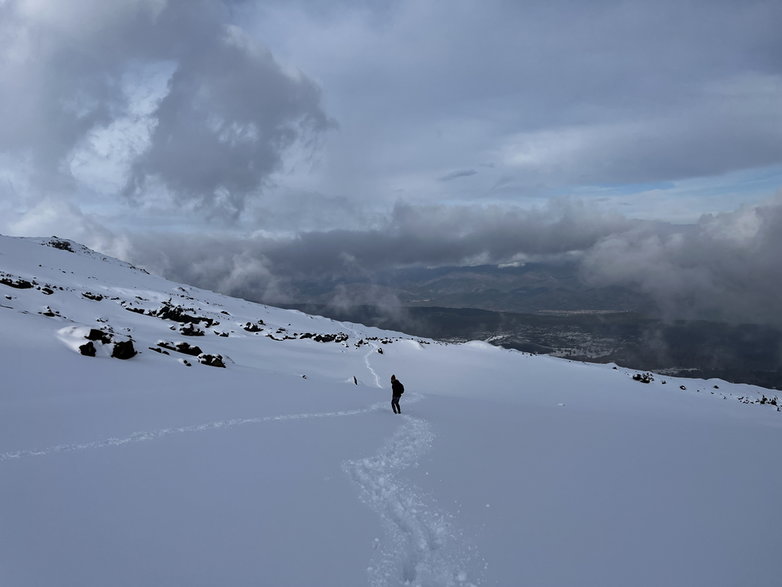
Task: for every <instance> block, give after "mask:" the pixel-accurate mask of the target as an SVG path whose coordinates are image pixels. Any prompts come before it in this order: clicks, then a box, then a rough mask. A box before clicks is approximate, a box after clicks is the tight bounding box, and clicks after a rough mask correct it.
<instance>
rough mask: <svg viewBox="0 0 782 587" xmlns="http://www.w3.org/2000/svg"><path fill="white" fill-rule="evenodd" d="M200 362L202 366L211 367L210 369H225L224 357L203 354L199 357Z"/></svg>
mask: <svg viewBox="0 0 782 587" xmlns="http://www.w3.org/2000/svg"><path fill="white" fill-rule="evenodd" d="M198 362H199V363H201V364H202V365H209V366H210V367H223V368H225V363H223V357H222V355H207V354H206V353H202V354H200V355H198Z"/></svg>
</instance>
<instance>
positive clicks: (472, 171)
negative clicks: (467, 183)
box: [438, 169, 478, 181]
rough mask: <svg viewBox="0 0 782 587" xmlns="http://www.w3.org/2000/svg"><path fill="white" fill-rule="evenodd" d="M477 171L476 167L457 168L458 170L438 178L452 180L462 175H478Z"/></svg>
mask: <svg viewBox="0 0 782 587" xmlns="http://www.w3.org/2000/svg"><path fill="white" fill-rule="evenodd" d="M477 173H478V172H477V171H475V169H457V170H456V171H451V172H450V173H446V174H445V175H443V176H441V177H439V178H438V179H439V180H440V181H451V180H453V179H459V178H460V177H470V176H471V175H476V174H477Z"/></svg>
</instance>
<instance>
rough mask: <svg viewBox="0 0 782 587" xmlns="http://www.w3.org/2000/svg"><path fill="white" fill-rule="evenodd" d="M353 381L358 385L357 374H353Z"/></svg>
mask: <svg viewBox="0 0 782 587" xmlns="http://www.w3.org/2000/svg"><path fill="white" fill-rule="evenodd" d="M353 383H354V384H355V385H358V379H356V376H355V375H353Z"/></svg>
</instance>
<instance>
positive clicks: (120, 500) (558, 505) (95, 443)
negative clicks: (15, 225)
mask: <svg viewBox="0 0 782 587" xmlns="http://www.w3.org/2000/svg"><path fill="white" fill-rule="evenodd" d="M52 245H54V246H52ZM0 281H2V284H0V377H1V379H0V381H1V382H2V383H0V585H2V586H9V587H11V586H33V585H36V586H38V585H46V586H74V587H75V586H79V587H85V586H101V587H103V586H107V585H111V586H134V587H137V586H139V585H144V586H157V585H177V586H179V585H182V586H184V585H187V586H189V587H192V586H200V585H203V586H213V585H231V586H243V585H270V586H314V585H329V586H330V585H333V586H340V587H346V586H354V585H356V586H358V585H371V586H373V587H375V586H396V585H421V586H445V585H498V586H511V585H534V586H573V585H577V586H584V585H590V586H591V585H594V586H622V587H626V586H628V585H634V586H644V585H648V586H659V585H665V586H677V585H681V586H697V585H703V586H710V587H713V586H737V585H741V586H750V585H751V586H766V585H768V586H772V585H778V584H779V573H778V570H777V566H778V565H777V553H778V548H779V545H780V544H782V519H780V513H779V503H778V501H779V496H780V490H782V467H780V462H779V446H780V439H781V438H782V413H779V411H778V409H777V407H776V406H775V405H774V404H775V403H776V397H775V394H774V392H770V391H768V390H763V389H759V388H755V387H751V386H745V385H732V384H728V383H725V382H722V381H698V380H683V379H672V378H662V377H659V376H654V378H653V380H652V381H651V382H649V383H643V382H640V381H635V380H633V378H632V376H633V375H636V373H634V372H629V371H626V370H624V369H621V368H612V366H605V365H592V364H582V363H573V362H567V361H564V360H559V359H553V358H550V357H544V356H530V355H525V354H522V353H518V352H513V351H505V350H502V349H498V348H495V347H492V346H490V345H488V344H485V343H481V342H474V343H469V344H465V345H443V344H439V343H435V342H433V341H423V340H419V339H414V338H411V337H407V336H405V335H401V334H399V333H391V332H383V331H379V330H377V329H373V328H368V327H364V326H360V325H355V324H342V323H336V322H333V321H331V320H327V319H325V318H319V317H312V316H307V315H304V314H301V313H298V312H294V311H286V310H280V309H275V308H270V307H266V306H261V305H258V304H253V303H249V302H246V301H242V300H237V299H233V298H228V297H225V296H221V295H218V294H215V293H211V292H207V291H203V290H198V289H195V288H192V287H188V286H183V285H180V284H175V283H171V282H168V281H166V280H164V279H161V278H158V277H155V276H152V275H148V274H146V273H145V272H143V271H142V270H139V269H136V268H134V267H132V266H129V265H127V264H126V263H123V262H120V261H117V260H115V259H111V258H107V257H104V256H102V255H99V254H97V253H95V252H93V251H90V250H88V249H85V248H83V247H81V246H80V245H77V244H76V243H70V242H68V241H62V240H61V239H18V238H8V237H0ZM194 331H199V332H202V333H203V334H202V335H200V336H193V335H192V334H193V333H194ZM187 333H190V334H187ZM87 337H89V338H92V339H93V340H92V341H89V340H88V339H87ZM127 341H131V342H132V346H133V349H132V350H133V351H135V352H137V353H138V354H136V355H135V356H132V357H131V358H128V359H119V358H112V356H111V355H112V354H120V355H123V354H124V355H125V356H127V355H131V354H132V352H128V351H130V348H129V346H128V345H127ZM183 342H184V343H187V345H188V346H187V347H185V346H184V345H181V343H183ZM88 343H91V345H90V344H88ZM117 343H124V344H117ZM193 346H198V347H199V349H200V351H202V352H201V353H197V352H196V351H192V347H193ZM188 347H189V349H188ZM80 348H81V349H83V351H84V352H87V353H88V354H93V353H92V351H93V350H94V355H95V356H86V355H83V354H82V352H81V351H80ZM177 348H179V349H185V350H189V351H190V353H191V354H186V353H182V352H178V351H177V350H175V349H177ZM381 351H382V352H381ZM200 361H203V362H200ZM210 362H211V363H212V365H209V364H207V363H210ZM220 364H223V365H225V366H224V367H220V366H214V365H220ZM392 373H395V374H396V375H397V377H399V379H400V380H402V382H403V383H404V384H405V387H406V393H405V394H404V396H403V398H402V410H403V414H402V415H401V416H396V415H393V414H392V413H391V410H390V406H389V400H390V389H389V378H390V375H391V374H392ZM772 402H773V403H772Z"/></svg>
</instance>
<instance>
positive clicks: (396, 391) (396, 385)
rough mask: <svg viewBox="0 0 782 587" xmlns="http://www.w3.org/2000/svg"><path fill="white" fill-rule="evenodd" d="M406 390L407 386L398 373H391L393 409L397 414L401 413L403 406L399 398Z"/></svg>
mask: <svg viewBox="0 0 782 587" xmlns="http://www.w3.org/2000/svg"><path fill="white" fill-rule="evenodd" d="M404 392H405V386H404V385H402V382H401V381H399V379H397V378H396V375H391V409H392V410H393V411H394V413H395V414H401V413H402V408H400V407H399V398H400V397H402V394H403V393H404Z"/></svg>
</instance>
